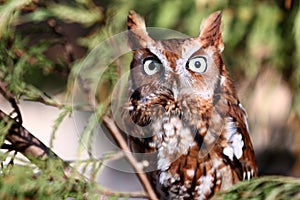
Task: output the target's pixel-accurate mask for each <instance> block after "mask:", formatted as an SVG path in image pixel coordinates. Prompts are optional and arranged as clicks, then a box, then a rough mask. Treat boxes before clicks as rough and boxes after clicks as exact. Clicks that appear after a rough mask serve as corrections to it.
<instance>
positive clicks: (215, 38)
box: [199, 11, 224, 52]
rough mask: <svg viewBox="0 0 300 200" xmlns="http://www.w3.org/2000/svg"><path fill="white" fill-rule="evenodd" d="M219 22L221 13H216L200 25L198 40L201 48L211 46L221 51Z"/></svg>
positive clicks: (222, 45) (222, 46) (222, 47)
mask: <svg viewBox="0 0 300 200" xmlns="http://www.w3.org/2000/svg"><path fill="white" fill-rule="evenodd" d="M221 20H222V12H221V11H217V12H214V13H213V14H211V15H210V16H209V17H208V18H206V19H205V20H204V21H203V22H202V23H201V26H200V35H199V39H200V41H201V43H202V46H204V47H207V46H210V45H212V46H215V47H217V48H218V49H219V51H220V52H221V51H223V49H224V44H223V41H222V31H221Z"/></svg>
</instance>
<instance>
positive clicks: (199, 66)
mask: <svg viewBox="0 0 300 200" xmlns="http://www.w3.org/2000/svg"><path fill="white" fill-rule="evenodd" d="M187 68H188V69H190V70H192V71H193V72H196V73H199V74H202V73H204V72H205V71H206V69H207V60H206V58H205V57H203V56H197V57H194V58H191V59H190V60H189V62H188V64H187Z"/></svg>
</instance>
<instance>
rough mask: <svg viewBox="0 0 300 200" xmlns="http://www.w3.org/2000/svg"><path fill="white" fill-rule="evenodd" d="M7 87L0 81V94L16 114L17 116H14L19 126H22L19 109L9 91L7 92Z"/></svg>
mask: <svg viewBox="0 0 300 200" xmlns="http://www.w3.org/2000/svg"><path fill="white" fill-rule="evenodd" d="M7 86H8V84H7V83H5V82H2V81H0V93H1V94H2V95H3V97H4V98H5V99H6V100H7V101H9V102H10V104H11V106H12V107H13V109H14V111H15V112H16V114H17V116H16V119H17V122H18V123H19V124H22V123H23V120H22V115H21V112H20V109H19V107H18V105H17V101H16V100H15V98H14V96H13V95H12V93H11V92H10V91H9V90H7Z"/></svg>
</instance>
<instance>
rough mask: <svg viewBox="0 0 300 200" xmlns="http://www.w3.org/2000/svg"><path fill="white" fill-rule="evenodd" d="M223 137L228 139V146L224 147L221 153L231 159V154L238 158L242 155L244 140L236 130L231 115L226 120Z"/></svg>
mask: <svg viewBox="0 0 300 200" xmlns="http://www.w3.org/2000/svg"><path fill="white" fill-rule="evenodd" d="M225 137H226V139H227V141H228V146H227V147H225V148H224V150H223V153H224V154H225V155H227V156H228V157H229V158H230V159H231V160H233V155H234V156H235V157H236V158H237V159H240V158H241V157H242V156H243V147H244V141H243V138H242V135H241V134H240V133H238V132H237V127H236V125H235V123H234V122H233V121H232V118H231V117H229V118H228V120H227V125H226V134H225ZM224 151H225V152H224ZM232 152H233V154H232Z"/></svg>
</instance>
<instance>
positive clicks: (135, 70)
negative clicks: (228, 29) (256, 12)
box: [123, 11, 257, 199]
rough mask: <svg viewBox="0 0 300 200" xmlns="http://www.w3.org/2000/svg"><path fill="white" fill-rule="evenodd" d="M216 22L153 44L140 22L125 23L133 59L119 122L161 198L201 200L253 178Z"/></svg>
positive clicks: (133, 17) (216, 17)
mask: <svg viewBox="0 0 300 200" xmlns="http://www.w3.org/2000/svg"><path fill="white" fill-rule="evenodd" d="M221 15H222V13H221V12H215V13H213V14H212V15H211V16H209V17H208V18H207V19H206V20H205V21H204V22H203V23H202V25H201V28H200V35H199V36H198V37H196V38H187V39H170V40H160V41H155V40H154V39H152V38H151V37H150V36H149V35H148V33H147V32H146V27H145V22H144V20H143V19H142V17H140V16H138V15H137V14H136V13H135V12H133V11H131V12H130V13H129V16H128V29H129V44H130V45H131V47H132V49H133V50H134V55H133V60H132V63H131V71H130V76H129V99H128V101H127V103H126V105H125V106H124V112H123V122H124V127H125V129H126V130H125V131H126V132H127V133H128V134H130V145H131V147H132V149H133V150H134V151H135V152H136V153H137V154H136V155H137V157H138V158H139V159H141V160H146V161H147V163H148V165H147V166H145V169H144V170H145V171H146V172H147V174H148V176H149V178H150V180H151V182H152V184H153V186H154V188H155V189H156V191H157V195H158V196H159V198H160V199H208V198H210V197H212V196H213V195H214V194H215V193H216V192H217V191H219V190H224V189H227V188H228V187H230V186H232V185H233V184H235V183H237V182H239V181H241V180H245V179H250V178H252V177H254V176H256V175H257V168H256V163H255V155H254V151H253V147H252V144H251V140H250V137H249V130H248V125H247V117H246V113H245V110H244V109H243V107H242V105H241V103H240V102H239V99H238V97H237V95H236V91H235V88H234V86H233V84H232V82H231V80H230V78H229V75H228V72H227V70H226V67H225V64H224V62H223V59H222V55H221V53H222V51H223V47H224V45H223V42H222V38H221V29H220V26H221ZM144 163H145V162H144Z"/></svg>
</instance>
